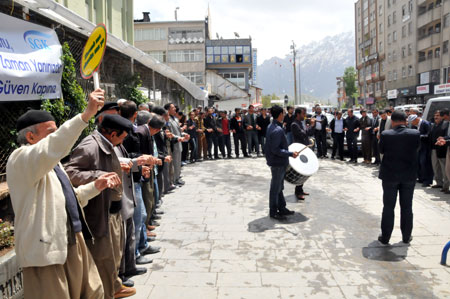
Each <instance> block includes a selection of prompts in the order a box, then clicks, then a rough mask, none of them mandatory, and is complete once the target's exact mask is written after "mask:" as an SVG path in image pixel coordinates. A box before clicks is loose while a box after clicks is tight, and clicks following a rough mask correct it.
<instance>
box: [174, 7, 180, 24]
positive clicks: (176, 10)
mask: <svg viewBox="0 0 450 299" xmlns="http://www.w3.org/2000/svg"><path fill="white" fill-rule="evenodd" d="M179 9H180V8H179V7H177V8H175V21H178V14H177V12H178V10H179Z"/></svg>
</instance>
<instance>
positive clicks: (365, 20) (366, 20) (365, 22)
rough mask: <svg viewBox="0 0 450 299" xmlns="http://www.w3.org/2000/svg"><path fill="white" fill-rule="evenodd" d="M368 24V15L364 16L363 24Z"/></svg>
mask: <svg viewBox="0 0 450 299" xmlns="http://www.w3.org/2000/svg"><path fill="white" fill-rule="evenodd" d="M368 24H369V17H365V18H364V26H367V25H368Z"/></svg>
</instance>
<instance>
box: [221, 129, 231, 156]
mask: <svg viewBox="0 0 450 299" xmlns="http://www.w3.org/2000/svg"><path fill="white" fill-rule="evenodd" d="M219 148H220V152H221V153H222V156H223V157H224V158H225V156H226V155H225V149H226V154H227V155H228V157H231V138H230V134H228V135H222V136H220V137H219Z"/></svg>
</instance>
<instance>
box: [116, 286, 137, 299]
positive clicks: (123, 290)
mask: <svg viewBox="0 0 450 299" xmlns="http://www.w3.org/2000/svg"><path fill="white" fill-rule="evenodd" d="M135 294H136V289H135V288H128V287H126V286H124V285H122V286H121V287H120V290H118V291H117V292H116V293H115V294H114V298H115V299H116V298H126V297H130V296H133V295H135Z"/></svg>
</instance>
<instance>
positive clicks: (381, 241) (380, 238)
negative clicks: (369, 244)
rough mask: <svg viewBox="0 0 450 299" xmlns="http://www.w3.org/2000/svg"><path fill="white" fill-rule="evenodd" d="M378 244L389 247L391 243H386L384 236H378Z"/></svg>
mask: <svg viewBox="0 0 450 299" xmlns="http://www.w3.org/2000/svg"><path fill="white" fill-rule="evenodd" d="M378 242H380V244H381V245H383V246H387V245H389V241H386V240H385V239H383V236H381V235H380V236H378Z"/></svg>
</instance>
